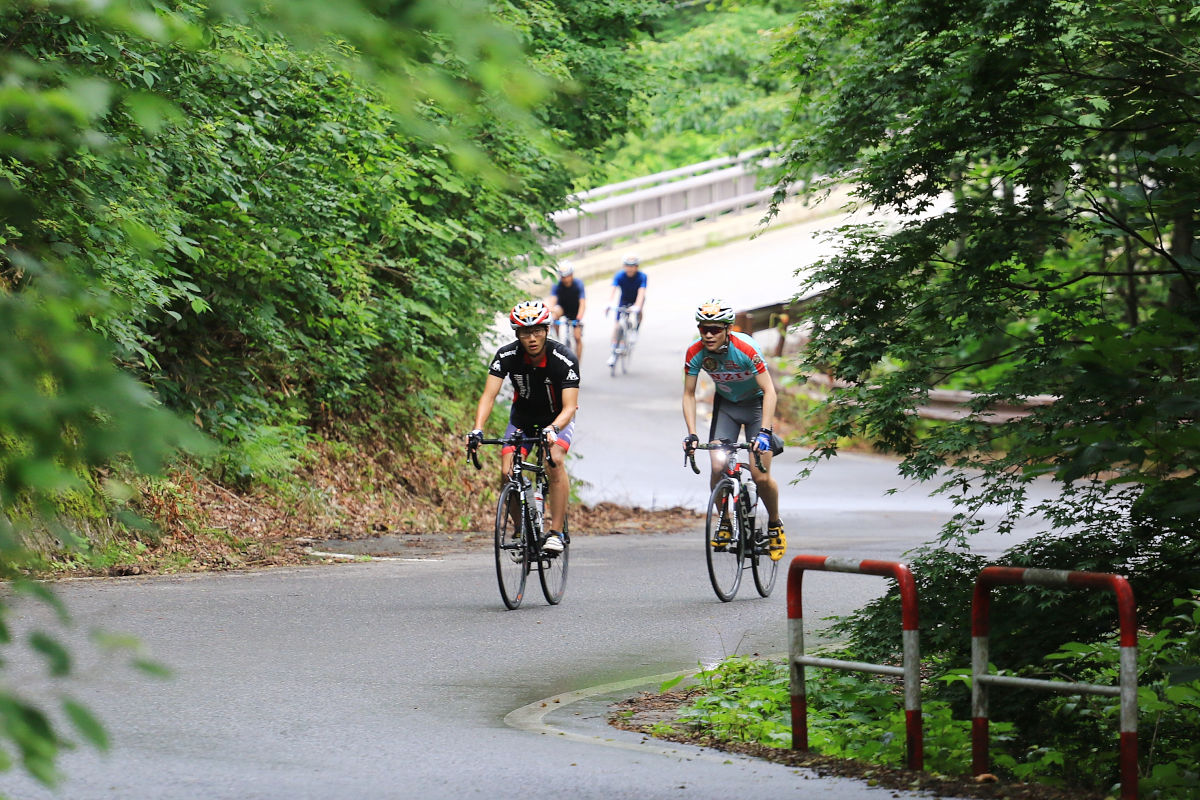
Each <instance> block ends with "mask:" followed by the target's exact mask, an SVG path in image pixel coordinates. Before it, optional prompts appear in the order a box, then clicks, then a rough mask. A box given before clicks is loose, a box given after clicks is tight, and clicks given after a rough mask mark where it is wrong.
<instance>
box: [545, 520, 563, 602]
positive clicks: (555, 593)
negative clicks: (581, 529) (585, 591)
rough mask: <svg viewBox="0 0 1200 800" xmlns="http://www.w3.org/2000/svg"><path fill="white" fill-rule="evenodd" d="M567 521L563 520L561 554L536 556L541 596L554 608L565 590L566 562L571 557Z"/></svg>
mask: <svg viewBox="0 0 1200 800" xmlns="http://www.w3.org/2000/svg"><path fill="white" fill-rule="evenodd" d="M569 527H570V526H569V525H568V524H567V520H566V519H564V520H563V530H562V534H563V549H562V552H561V553H558V554H556V555H553V556H548V555H546V554H545V553H541V554H540V555H539V556H538V578H539V579H540V580H541V582H542V594H544V595H545V596H546V602H547V603H549V604H550V605H552V606H556V605H558V604H559V602H560V601H561V600H562V598H563V592H565V591H566V590H567V561H568V559H569V557H570V555H571V534H570V533H569V532H568V529H569Z"/></svg>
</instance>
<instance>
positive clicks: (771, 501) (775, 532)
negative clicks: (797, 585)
mask: <svg viewBox="0 0 1200 800" xmlns="http://www.w3.org/2000/svg"><path fill="white" fill-rule="evenodd" d="M746 410H747V412H748V414H747V416H746V418H745V423H746V440H747V441H754V437H755V436H757V435H758V432H759V430H760V429H761V428H762V399H761V398H759V399H758V400H757V401H756V402H754V403H753V404H752V405H749V406H748V407H747V409H746ZM771 458H772V455H771V451H770V450H768V451H766V452H765V453H759V459H760V460H761V461H762V464H763V469H762V471H760V470H759V469H758V466H757V465H756V464H755V463H754V457H753V456H751V457H750V475H751V476H752V477H753V478H754V484H755V485H756V486H757V487H758V496H759V498H760V499H761V500H762V504H763V506H764V507H765V508H766V510H767V533H768V535H769V536H770V540H771V558H772V559H774V560H776V561H777V560H779V559H780V558H782V557H783V552H784V550H785V549H786V548H787V536H785V535H784V531H783V520H781V519H780V518H779V484H777V483H776V482H775V478H774V477H773V476H772V475H771Z"/></svg>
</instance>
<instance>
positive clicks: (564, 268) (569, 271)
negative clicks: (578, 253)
mask: <svg viewBox="0 0 1200 800" xmlns="http://www.w3.org/2000/svg"><path fill="white" fill-rule="evenodd" d="M574 274H575V267H573V266H571V262H570V261H564V262H562V263H561V264H559V265H558V277H560V278H565V277H567V276H568V275H574Z"/></svg>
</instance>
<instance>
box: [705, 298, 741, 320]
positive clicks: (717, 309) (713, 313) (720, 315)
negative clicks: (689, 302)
mask: <svg viewBox="0 0 1200 800" xmlns="http://www.w3.org/2000/svg"><path fill="white" fill-rule="evenodd" d="M696 322H714V323H717V324H719V325H730V324H732V323H733V308H732V307H730V306H728V305H726V304H725V301H724V300H718V299H717V298H715V297H714V298H712V299H711V300H705V301H704V302H703V303H701V304H700V306H699V307H698V308H697V309H696Z"/></svg>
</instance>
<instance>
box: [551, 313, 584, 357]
mask: <svg viewBox="0 0 1200 800" xmlns="http://www.w3.org/2000/svg"><path fill="white" fill-rule="evenodd" d="M577 327H579V320H577V319H567V318H566V317H559V318H558V319H556V320H554V322H553V323H551V325H550V333H551V335H552V336H554V338H555V340H557V341H558V343H559V344H561V345H562V346H563V347H566V348H567V350H569V351H571V355H575V329H576V328H577Z"/></svg>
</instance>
